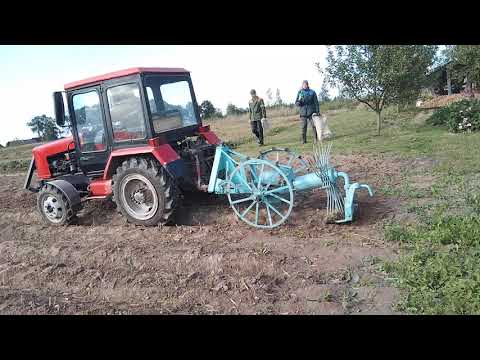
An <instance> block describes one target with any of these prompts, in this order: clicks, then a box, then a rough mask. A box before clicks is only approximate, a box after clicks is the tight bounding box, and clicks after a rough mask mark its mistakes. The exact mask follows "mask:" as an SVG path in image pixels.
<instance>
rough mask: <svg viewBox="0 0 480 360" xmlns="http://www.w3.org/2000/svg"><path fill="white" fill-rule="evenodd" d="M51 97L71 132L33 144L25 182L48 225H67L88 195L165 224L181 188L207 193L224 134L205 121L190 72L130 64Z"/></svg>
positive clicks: (140, 220)
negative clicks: (57, 138)
mask: <svg viewBox="0 0 480 360" xmlns="http://www.w3.org/2000/svg"><path fill="white" fill-rule="evenodd" d="M53 97H54V106H55V118H56V122H57V124H58V125H59V126H70V128H71V133H72V136H71V137H68V138H63V139H60V140H56V141H53V142H50V143H47V144H44V145H41V146H38V147H35V148H34V149H33V151H32V152H33V159H32V161H31V164H30V167H29V170H28V174H27V179H26V181H25V188H26V189H28V190H31V191H34V192H38V209H39V211H40V213H41V214H42V217H43V218H44V219H45V221H46V222H47V223H49V224H51V225H64V224H67V223H69V222H70V221H71V220H72V218H73V217H74V216H75V214H76V213H77V212H78V211H79V210H80V209H81V208H82V204H83V203H84V202H85V201H88V200H91V199H113V200H114V201H115V203H116V205H117V208H118V209H119V210H120V211H121V213H122V214H123V215H124V216H125V217H126V218H127V219H128V221H129V222H131V223H135V224H140V225H156V224H164V223H167V222H169V221H170V220H171V219H172V215H173V213H174V210H175V209H176V207H177V204H178V199H179V195H180V192H181V191H184V190H202V191H207V187H208V182H209V176H210V172H211V168H212V163H213V159H214V156H215V149H216V145H218V144H220V139H219V138H218V137H217V136H216V135H215V134H214V133H213V132H212V131H210V128H209V127H208V126H203V125H202V122H201V120H200V115H199V108H198V106H197V102H196V99H195V93H194V90H193V86H192V81H191V78H190V73H189V72H188V71H187V70H185V69H176V68H131V69H127V70H122V71H117V72H113V73H109V74H105V75H101V76H96V77H92V78H89V79H85V80H81V81H77V82H73V83H69V84H66V85H65V92H55V93H54V94H53ZM64 98H65V100H66V101H65V102H64ZM66 110H67V111H66ZM66 114H68V116H67V115H66ZM67 120H68V121H67ZM66 123H67V124H68V125H65V124H66ZM35 170H36V171H37V177H38V179H39V183H38V186H32V185H31V182H32V176H33V172H34V171H35Z"/></svg>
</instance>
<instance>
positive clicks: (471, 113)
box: [427, 99, 480, 133]
mask: <svg viewBox="0 0 480 360" xmlns="http://www.w3.org/2000/svg"><path fill="white" fill-rule="evenodd" d="M427 124H430V125H432V126H444V127H446V128H447V129H448V131H451V132H454V133H458V132H473V131H478V130H480V101H479V100H475V99H474V100H471V99H465V100H462V101H459V102H455V103H453V104H450V105H449V106H446V107H444V108H441V109H438V110H436V111H435V112H434V113H433V115H432V116H431V117H430V118H428V119H427Z"/></svg>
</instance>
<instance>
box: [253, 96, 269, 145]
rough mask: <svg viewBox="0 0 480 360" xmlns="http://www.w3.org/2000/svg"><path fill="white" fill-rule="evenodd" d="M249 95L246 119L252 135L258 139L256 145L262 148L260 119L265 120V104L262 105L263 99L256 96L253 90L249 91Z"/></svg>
mask: <svg viewBox="0 0 480 360" xmlns="http://www.w3.org/2000/svg"><path fill="white" fill-rule="evenodd" d="M250 95H252V98H251V100H250V101H249V102H248V117H249V120H250V126H251V127H252V132H253V134H254V135H255V136H256V137H257V139H258V144H259V145H260V146H262V145H263V126H262V119H266V118H267V111H266V110H265V104H264V103H263V99H262V98H260V97H258V96H257V92H256V91H255V90H251V91H250Z"/></svg>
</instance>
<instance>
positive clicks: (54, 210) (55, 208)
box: [43, 196, 63, 221]
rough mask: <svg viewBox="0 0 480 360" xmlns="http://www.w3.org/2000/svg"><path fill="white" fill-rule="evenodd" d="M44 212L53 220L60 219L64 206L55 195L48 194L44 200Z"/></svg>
mask: <svg viewBox="0 0 480 360" xmlns="http://www.w3.org/2000/svg"><path fill="white" fill-rule="evenodd" d="M43 212H44V213H45V215H46V216H47V217H48V218H49V219H50V220H52V221H58V220H59V219H61V218H62V216H63V211H62V206H61V205H60V202H59V201H58V199H57V198H56V197H54V196H48V197H47V198H46V199H45V201H44V202H43Z"/></svg>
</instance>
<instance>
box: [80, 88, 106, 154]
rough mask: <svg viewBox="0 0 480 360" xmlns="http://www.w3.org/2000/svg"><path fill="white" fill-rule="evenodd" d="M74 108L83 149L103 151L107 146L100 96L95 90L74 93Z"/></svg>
mask: <svg viewBox="0 0 480 360" xmlns="http://www.w3.org/2000/svg"><path fill="white" fill-rule="evenodd" d="M73 110H74V113H75V120H76V124H77V131H78V138H79V140H80V150H81V151H101V150H104V149H105V146H106V136H105V126H104V123H103V117H102V112H101V108H100V97H99V95H98V93H97V92H96V91H95V90H93V91H90V92H86V93H83V94H76V95H73Z"/></svg>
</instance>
